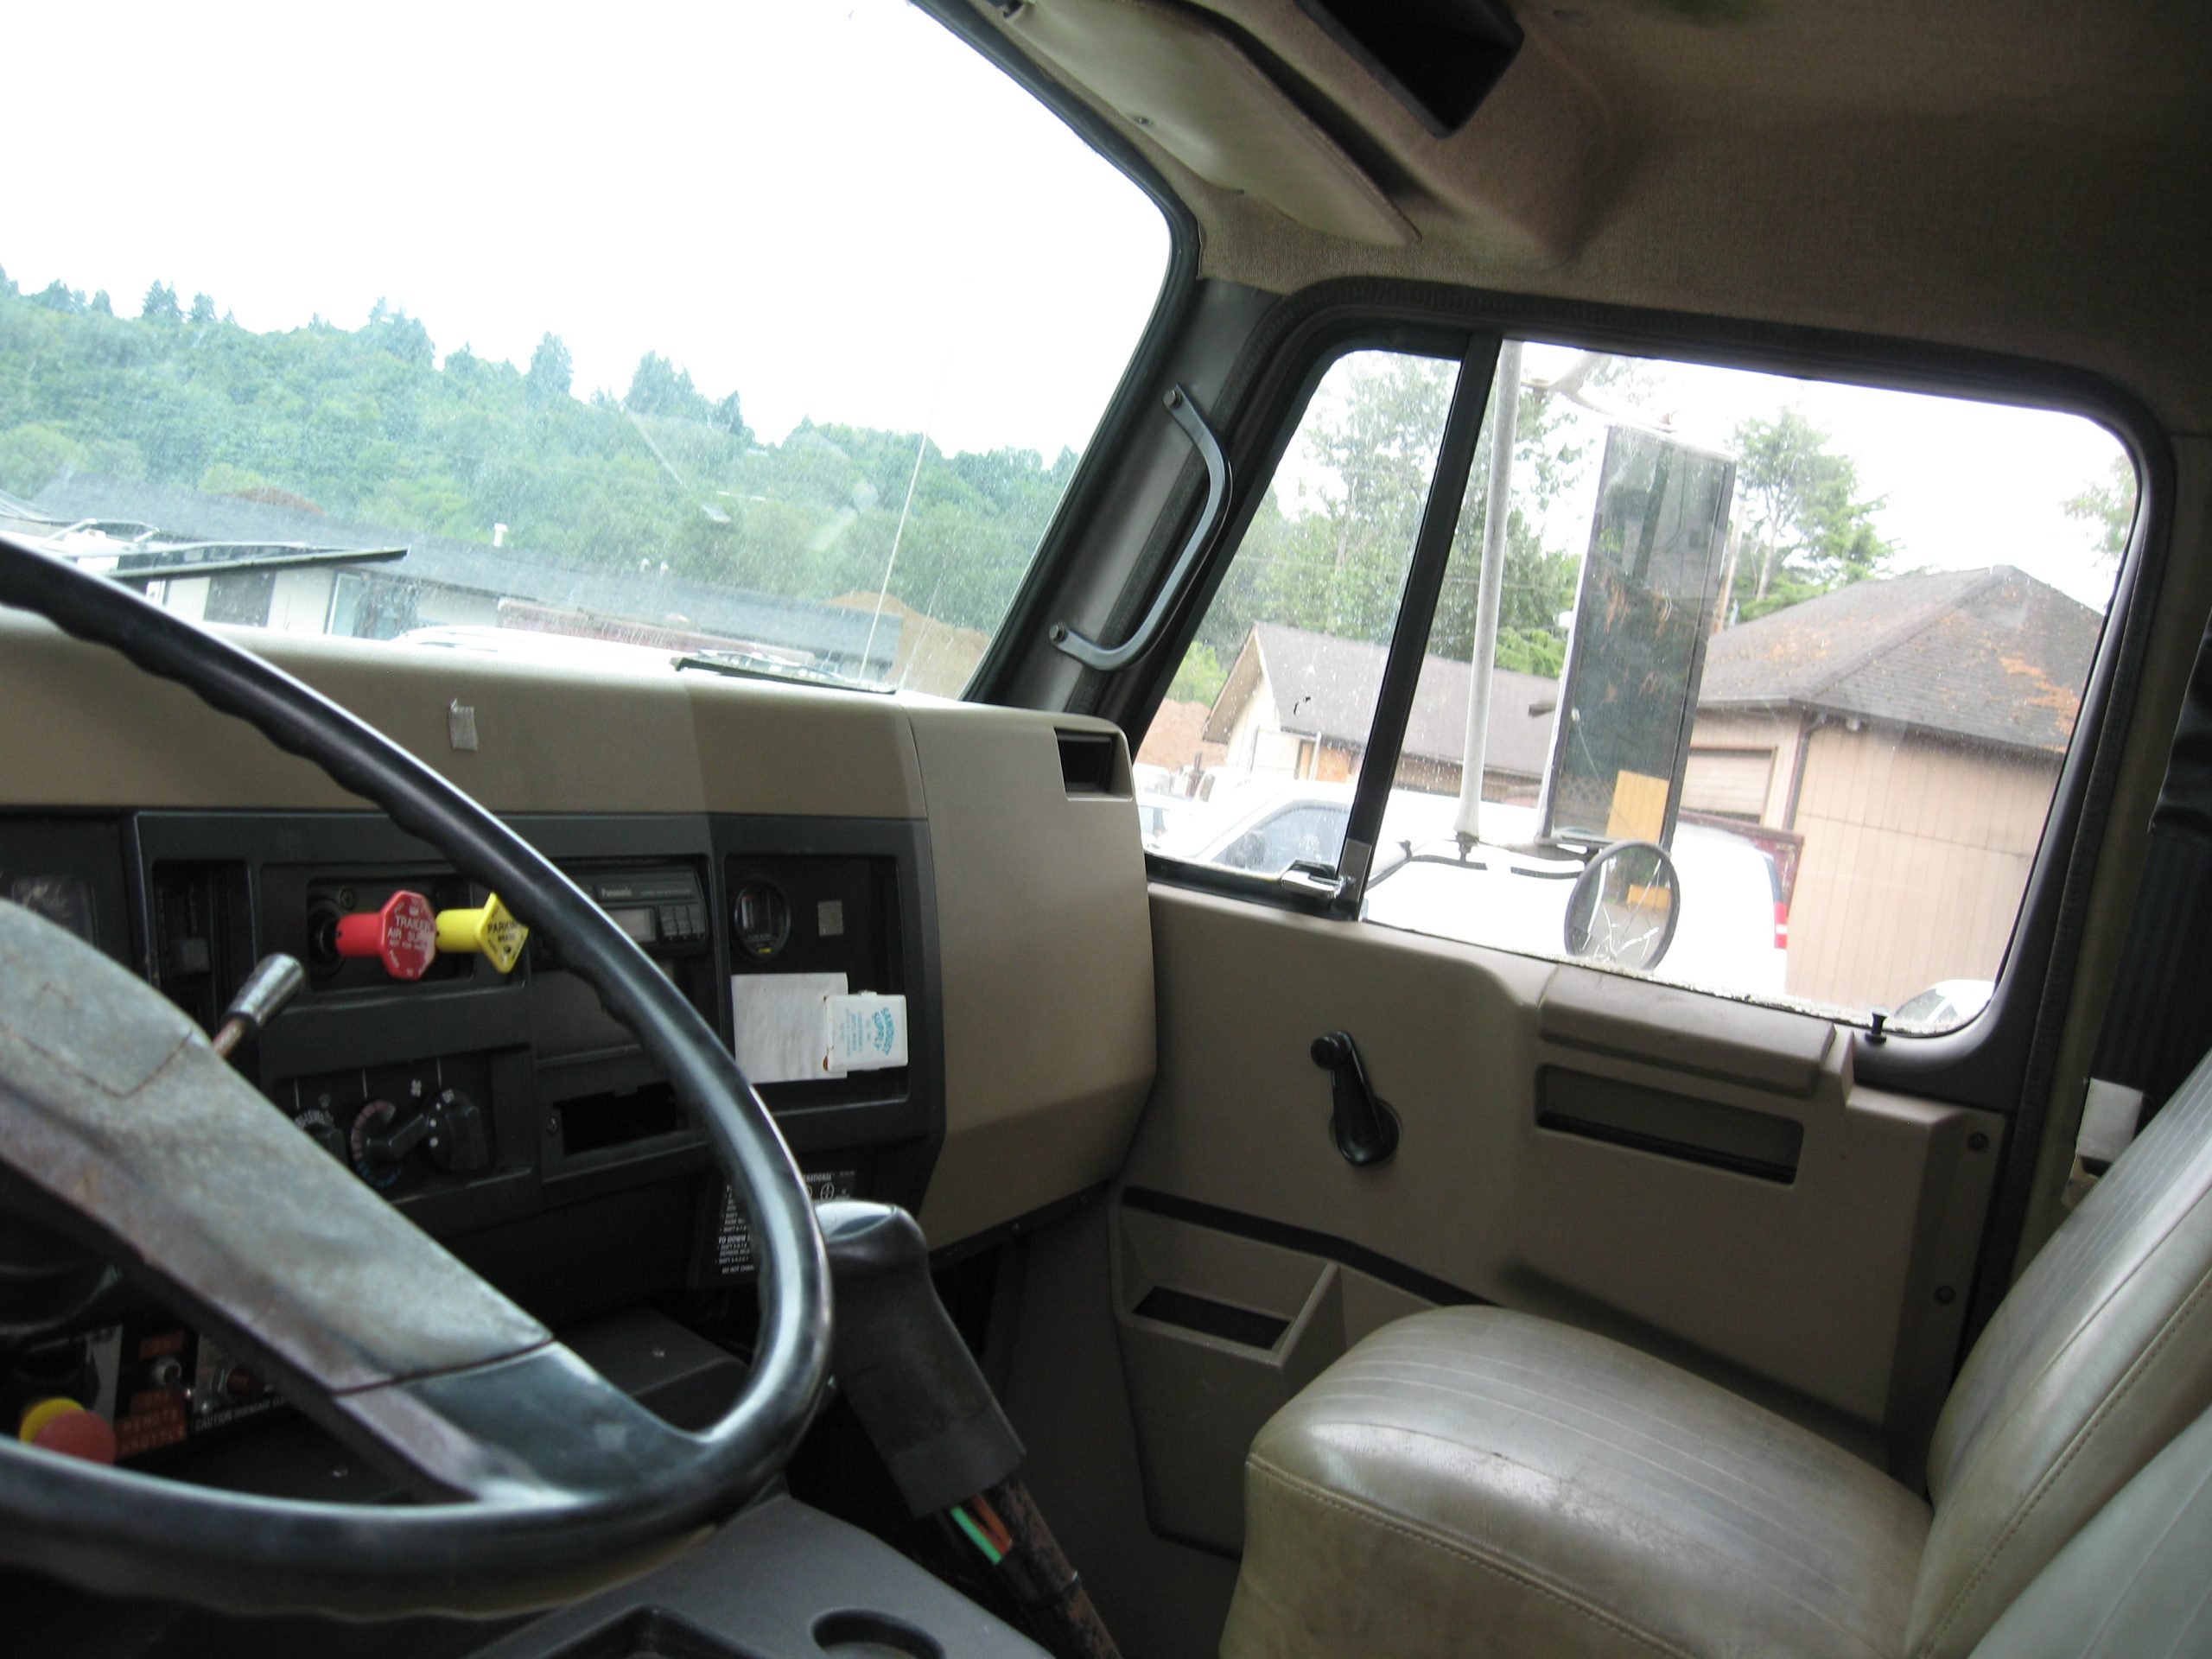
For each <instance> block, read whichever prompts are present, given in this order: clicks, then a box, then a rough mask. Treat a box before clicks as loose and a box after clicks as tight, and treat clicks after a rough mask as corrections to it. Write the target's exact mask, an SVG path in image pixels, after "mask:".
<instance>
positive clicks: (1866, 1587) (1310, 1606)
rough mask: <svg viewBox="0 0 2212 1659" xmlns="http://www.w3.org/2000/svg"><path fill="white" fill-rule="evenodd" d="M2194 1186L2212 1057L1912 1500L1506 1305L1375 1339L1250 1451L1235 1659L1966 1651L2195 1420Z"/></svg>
mask: <svg viewBox="0 0 2212 1659" xmlns="http://www.w3.org/2000/svg"><path fill="white" fill-rule="evenodd" d="M2208 1194H2212V1063H2208V1064H2207V1065H2200V1066H2199V1067H2198V1069H2197V1071H2196V1073H2195V1075H2194V1076H2192V1077H2190V1081H2189V1082H2188V1084H2185V1085H2184V1086H2183V1089H2182V1090H2180V1091H2179V1092H2178V1093H2177V1095H2176V1096H2175V1097H2174V1099H2173V1100H2172V1101H2171V1103H2169V1104H2168V1106H2167V1107H2166V1109H2164V1111H2163V1112H2161V1113H2160V1114H2159V1116H2158V1118H2157V1120H2156V1121H2155V1122H2153V1123H2152V1127H2151V1128H2150V1129H2149V1130H2148V1131H2147V1132H2146V1133H2145V1135H2143V1136H2142V1138H2141V1139H2140V1140H2139V1141H2137V1142H2136V1143H2135V1145H2134V1146H2133V1147H2131V1148H2130V1149H2129V1150H2128V1152H2127V1153H2126V1155H2124V1156H2123V1157H2122V1158H2121V1159H2120V1160H2119V1161H2118V1162H2117V1163H2116V1164H2115V1165H2114V1166H2113V1169H2112V1172H2111V1173H2110V1174H2108V1175H2107V1177H2106V1178H2105V1179H2104V1180H2103V1181H2102V1182H2101V1183H2100V1184H2099V1185H2098V1186H2097V1187H2096V1189H2095V1190H2094V1192H2091V1193H2090V1194H2089V1196H2088V1198H2087V1199H2085V1200H2084V1201H2083V1203H2082V1205H2081V1207H2080V1208H2079V1209H2078V1210H2077V1211H2075V1213H2074V1214H2073V1215H2072V1216H2071V1217H2069V1218H2068V1220H2067V1221H2066V1223H2065V1224H2064V1225H2063V1227H2061V1228H2060V1229H2059V1230H2058V1232H2057V1233H2056V1235H2054V1236H2053V1237H2052V1238H2051V1240H2050V1243H2049V1244H2047V1245H2046V1246H2045V1247H2044V1249H2043V1251H2042V1252H2041V1254H2040V1255H2037V1258H2036V1260H2035V1262H2033V1263H2032V1264H2031V1267H2030V1268H2029V1270H2028V1271H2027V1272H2026V1273H2025V1274H2023V1275H2022V1276H2021V1278H2020V1280H2019V1282H2018V1284H2016V1285H2015V1286H2014V1287H2013V1288H2012V1293H2011V1294H2009V1295H2008V1296H2007V1297H2006V1298H2005V1301H2004V1303H2003V1305H2002V1306H2000V1307H1999V1310H1998V1312H1997V1315H1996V1317H1995V1318H1994V1319H1993V1320H1992V1321H1991V1322H1990V1325H1989V1326H1988V1328H1987V1329H1986V1331H1985V1332H1983V1333H1982V1336H1981V1338H1980V1341H1979V1342H1978V1343H1977V1344H1975V1346H1974V1351H1973V1353H1972V1355H1971V1356H1970V1357H1969V1358H1968V1360H1967V1364H1966V1367H1965V1369H1964V1370H1962V1371H1961V1373H1960V1376H1959V1378H1958V1381H1957V1383H1955V1385H1954V1387H1953V1389H1952V1390H1951V1394H1950V1397H1949V1399H1948V1401H1947V1402H1945V1404H1944V1408H1943V1411H1942V1417H1941V1418H1940V1420H1939V1421H1938V1422H1937V1425H1936V1434H1935V1439H1934V1442H1933V1444H1932V1446H1931V1447H1930V1450H1929V1459H1928V1494H1927V1497H1923V1496H1922V1495H1921V1494H1919V1493H1917V1492H1914V1491H1909V1490H1908V1489H1906V1488H1905V1487H1904V1486H1902V1485H1900V1484H1897V1482H1896V1481H1894V1480H1892V1479H1891V1478H1889V1476H1887V1475H1886V1474H1885V1473H1883V1472H1881V1471H1878V1470H1877V1469H1875V1468H1873V1467H1872V1466H1871V1465H1867V1464H1866V1463H1863V1462H1861V1461H1859V1459H1855V1458H1853V1457H1852V1456H1851V1455H1850V1454H1848V1453H1847V1452H1843V1451H1841V1450H1840V1449H1839V1448H1837V1447H1836V1446H1832V1445H1830V1444H1829V1443H1828V1442H1827V1441H1826V1440H1821V1438H1819V1437H1818V1436H1816V1435H1815V1434H1813V1433H1810V1432H1808V1431H1807V1430H1805V1429H1802V1428H1800V1427H1796V1425H1794V1424H1792V1423H1790V1422H1789V1421H1785V1420H1783V1418H1781V1417H1778V1416H1776V1415H1775V1414H1772V1413H1770V1412H1769V1411H1766V1410H1764V1409H1763V1408H1759V1407H1758V1406H1754V1405H1752V1404H1751V1403H1749V1402H1746V1401H1744V1400H1742V1399H1739V1398H1738V1397H1737V1396H1735V1395H1732V1394H1730V1393H1728V1392H1727V1391H1726V1389H1720V1388H1719V1387H1716V1386H1715V1385H1713V1384H1712V1383H1707V1382H1704V1381H1702V1380H1700V1379H1699V1378H1697V1377H1695V1376H1691V1375H1689V1374H1688V1372H1685V1371H1682V1370H1678V1369H1676V1368H1675V1367H1674V1366H1671V1365H1668V1364H1665V1363H1662V1362H1660V1361H1657V1360H1654V1359H1651V1358H1649V1357H1645V1356H1644V1355H1642V1354H1640V1353H1637V1351H1634V1350H1632V1349H1630V1348H1627V1347H1624V1346H1623V1345H1621V1344H1618V1343H1615V1342H1611V1341H1609V1340H1607V1339H1606V1338H1602V1337H1597V1336H1592V1335H1590V1334H1588V1333H1586V1332H1580V1331H1575V1330H1572V1329H1570V1328H1568V1327H1567V1326H1564V1325H1556V1324H1554V1323H1551V1322H1549V1321H1548V1320H1544V1319H1533V1318H1529V1317H1528V1316H1526V1315H1522V1314H1516V1313H1509V1312H1506V1311H1505V1310H1503V1309H1499V1308H1450V1309H1440V1310H1437V1311H1435V1312H1432V1313H1421V1314H1416V1315H1414V1317H1412V1318H1410V1319H1401V1320H1399V1321H1397V1322H1396V1323H1395V1324H1393V1325H1388V1326H1385V1327H1384V1328H1383V1330H1381V1331H1378V1332H1376V1333H1375V1334H1374V1335H1373V1336H1371V1337H1370V1338H1368V1339H1367V1340H1365V1341H1364V1342H1362V1343H1360V1344H1358V1345H1357V1346H1356V1347H1355V1348H1353V1349H1352V1350H1351V1351H1350V1352H1349V1353H1347V1354H1346V1355H1345V1356H1344V1357H1343V1358H1342V1359H1340V1360H1339V1361H1338V1362H1337V1363H1336V1364H1334V1365H1332V1367H1330V1369H1329V1370H1326V1371H1325V1372H1324V1373H1323V1374H1322V1375H1321V1376H1319V1377H1318V1378H1316V1379H1315V1380H1314V1382H1313V1383H1312V1384H1311V1385H1309V1386H1308V1387H1307V1388H1306V1389H1305V1390H1304V1391H1303V1392H1301V1393H1300V1395H1298V1396H1297V1397H1296V1398H1295V1399H1294V1400H1293V1401H1291V1402H1290V1403H1289V1404H1288V1405H1287V1406H1286V1407H1284V1408H1282V1409H1281V1411H1280V1412H1278V1413H1277V1414H1275V1416H1274V1418H1273V1419H1272V1420H1271V1421H1269V1422H1268V1425H1267V1427H1265V1428H1263V1429H1262V1431H1261V1432H1260V1434H1259V1436H1258V1438H1257V1439H1256V1440H1255V1441H1254V1443H1253V1446H1252V1450H1251V1455H1250V1457H1249V1459H1248V1461H1247V1464H1246V1468H1245V1523H1244V1524H1245V1550H1244V1560H1243V1569H1242V1571H1241V1573H1240V1575H1239V1577H1238V1580H1237V1586H1236V1599H1235V1601H1234V1603H1233V1605H1232V1606H1231V1609H1230V1618H1229V1624H1228V1627H1227V1629H1226V1630H1225V1631H1224V1635H1223V1637H1222V1652H1223V1655H1224V1659H1262V1656H1267V1659H1306V1656H1319V1655H1330V1656H1346V1655H1358V1656H1362V1659H1394V1656H1414V1655H1421V1656H1433V1655H1445V1654H1449V1655H1452V1656H1470V1659H1471V1656H1478V1655H1492V1654H1497V1655H1506V1654H1512V1655H1529V1656H1554V1655H1556V1656H1580V1655H1621V1656H1631V1655H1632V1656H1639V1659H1649V1656H1651V1655H1655V1654H1664V1655H1676V1656H1697V1659H1705V1656H1720V1655H1727V1656H1746V1659H1748V1656H1811V1655H1824V1656H1825V1655H1850V1656H1870V1659H1871V1656H1878V1659H1902V1656H1908V1655H1910V1656H1912V1659H1937V1656H1962V1655H1967V1654H1971V1653H1974V1652H1976V1651H1977V1650H1978V1649H1977V1644H1978V1643H1982V1641H1983V1638H1984V1637H1986V1636H1990V1635H1991V1627H1992V1626H1993V1624H1996V1623H1997V1621H1998V1620H1999V1616H2000V1615H2003V1614H2005V1611H2006V1609H2007V1608H2008V1606H2011V1605H2012V1604H2013V1603H2014V1602H2015V1601H2016V1600H2018V1599H2020V1598H2021V1596H2022V1594H2023V1592H2024V1591H2025V1590H2026V1589H2027V1587H2028V1586H2029V1585H2030V1583H2031V1580H2037V1575H2038V1574H2039V1573H2044V1569H2045V1568H2046V1567H2051V1564H2052V1563H2053V1561H2054V1558H2056V1557H2057V1556H2058V1555H2059V1554H2060V1552H2061V1551H2062V1550H2064V1549H2066V1548H2067V1547H2068V1543H2069V1540H2071V1539H2073V1538H2074V1537H2075V1535H2076V1534H2077V1533H2081V1532H2082V1530H2083V1529H2084V1527H2085V1525H2087V1524H2088V1522H2090V1521H2091V1518H2092V1517H2093V1516H2098V1515H2099V1512H2100V1511H2101V1510H2103V1509H2104V1508H2105V1506H2106V1505H2107V1503H2108V1502H2109V1501H2110V1500H2112V1499H2113V1496H2114V1494H2116V1493H2118V1492H2120V1490H2121V1489H2122V1488H2123V1487H2125V1486H2127V1485H2128V1484H2129V1482H2130V1480H2131V1479H2132V1478H2133V1477H2134V1476H2135V1475H2136V1474H2137V1473H2138V1471H2142V1470H2144V1469H2145V1465H2149V1464H2150V1463H2151V1462H2152V1459H2154V1458H2157V1457H2158V1454H2159V1453H2160V1452H2161V1450H2162V1449H2164V1448H2165V1447H2166V1446H2169V1444H2170V1443H2173V1442H2175V1440H2176V1437H2177V1435H2179V1434H2180V1433H2181V1432H2182V1431H2183V1429H2184V1428H2185V1427H2188V1426H2190V1424H2192V1423H2195V1422H2196V1420H2197V1419H2198V1418H2199V1417H2200V1416H2201V1415H2202V1414H2204V1413H2205V1411H2206V1408H2207V1407H2208V1404H2212V1294H2209V1293H2212V1201H2208ZM2198 1439H2199V1440H2202V1439H2203V1434H2202V1433H2200V1434H2199V1436H2198ZM2201 1449H2202V1451H2203V1452H2204V1455H2203V1457H2202V1458H2200V1461H2199V1465H2198V1473H2199V1474H2200V1475H2202V1473H2203V1472H2204V1471H2205V1470H2206V1469H2209V1468H2212V1442H2208V1443H2207V1445H2206V1446H2205V1447H2203V1448H2201ZM2176 1501H2177V1502H2180V1501H2181V1500H2179V1499H2177V1500H2176ZM2208 1510H2212V1503H2208V1502H2207V1501H2205V1500H2202V1499H2198V1500H2196V1509H2195V1510H2193V1511H2191V1512H2192V1513H2195V1514H2196V1516H2197V1517H2198V1519H2197V1522H2196V1524H2197V1525H2198V1526H2199V1528H2200V1529H2202V1528H2203V1527H2205V1526H2207V1525H2212V1521H2208V1520H2207V1518H2206V1516H2207V1511H2208ZM2098 1524H2099V1525H2100V1526H2103V1525H2105V1522H2102V1521H2100V1522H2099V1523H2098ZM2110 1531H2111V1529H2109V1528H2107V1532H2108V1533H2109V1532H2110ZM2122 1536H2123V1537H2124V1536H2131V1535H2122ZM2056 1570H2057V1569H2056V1568H2053V1571H2054V1572H2056ZM2087 1571H2088V1569H2085V1568H2082V1567H2080V1565H2079V1563H2078V1562H2077V1563H2076V1565H2075V1567H2073V1568H2072V1569H2069V1573H2070V1577H2069V1580H2068V1581H2069V1582H2072V1583H2075V1584H2080V1583H2082V1582H2084V1581H2085V1580H2084V1579H2083V1574H2084V1573H2085V1572H2087ZM2196 1576H2197V1578H2198V1580H2200V1582H2199V1584H2198V1585H2197V1589H2198V1590H2202V1588H2203V1583H2204V1582H2212V1561H2207V1560H2204V1559H2203V1558H2202V1557H2200V1558H2199V1560H2198V1562H2197V1571H2196ZM2170 1588H2171V1586H2170ZM2057 1593H2058V1592H2052V1591H2049V1590H2046V1589H2044V1587H2043V1586H2038V1589H2037V1594H2038V1596H2040V1597H2045V1598H2048V1597H2050V1596H2053V1595H2056V1594H2057ZM2167 1599H2168V1601H2171V1600H2172V1599H2173V1595H2172V1594H2169V1595H2168V1598H2167ZM2161 1605H2164V1604H2161ZM2183 1611H2186V1610H2183ZM2181 1616H2182V1615H2181V1614H2180V1613H2177V1614H2176V1617H2177V1618H2179V1617H2181ZM2018 1617H2020V1618H2024V1617H2025V1616H2024V1615H2019V1616H2018ZM2047 1626H2048V1621H2046V1623H2045V1624H2044V1625H2037V1626H2036V1627H2035V1628H2033V1629H2030V1630H2025V1631H2023V1630H2021V1629H2019V1628H2018V1624H2017V1620H2008V1622H2007V1631H2005V1632H1999V1637H2002V1638H2003V1639H2002V1640H2001V1641H2000V1640H1999V1639H1998V1638H1997V1637H1993V1638H1992V1641H1993V1645H1992V1646H1991V1647H1990V1648H1988V1649H1986V1650H1984V1651H1986V1652H1988V1653H1992V1654H1993V1653H1995V1652H1997V1651H1999V1649H2001V1651H2002V1652H2003V1653H2005V1654H2006V1655H2016V1654H2027V1653H2031V1652H2043V1651H2046V1650H2047V1651H2050V1652H2053V1653H2057V1652H2069V1651H2073V1650H2075V1649H2067V1648H2063V1647H2060V1648H2052V1649H2041V1648H2037V1647H2033V1646H2023V1645H2020V1643H2022V1642H2024V1641H2027V1640H2030V1639H2031V1638H2032V1639H2040V1637H2037V1630H2044V1629H2045V1628H2046V1627H2047ZM2050 1628H2055V1627H2050ZM2175 1628H2177V1629H2180V1628H2183V1626H2182V1625H2177V1626H2176V1627H2175ZM2199 1629H2200V1634H2201V1626H2200V1627H2199ZM2104 1650H2105V1651H2107V1652H2119V1651H2122V1650H2123V1649H2117V1648H2111V1647H2107V1648H2106V1649H2104ZM2150 1650H2151V1651H2154V1652H2163V1651H2165V1650H2166V1649H2165V1648H2164V1647H2163V1646H2160V1647H2158V1648H2153V1649H2150ZM2185 1650H2189V1651H2201V1650H2202V1649H2185Z"/></svg>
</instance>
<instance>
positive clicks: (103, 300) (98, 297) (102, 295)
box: [92, 288, 115, 317]
mask: <svg viewBox="0 0 2212 1659" xmlns="http://www.w3.org/2000/svg"><path fill="white" fill-rule="evenodd" d="M92 315H94V316H96V317H111V316H113V315H115V304H114V302H112V301H111V300H110V299H109V298H108V296H107V289H104V288H103V289H99V291H98V292H97V293H95V294H94V295H93V296H92Z"/></svg>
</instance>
